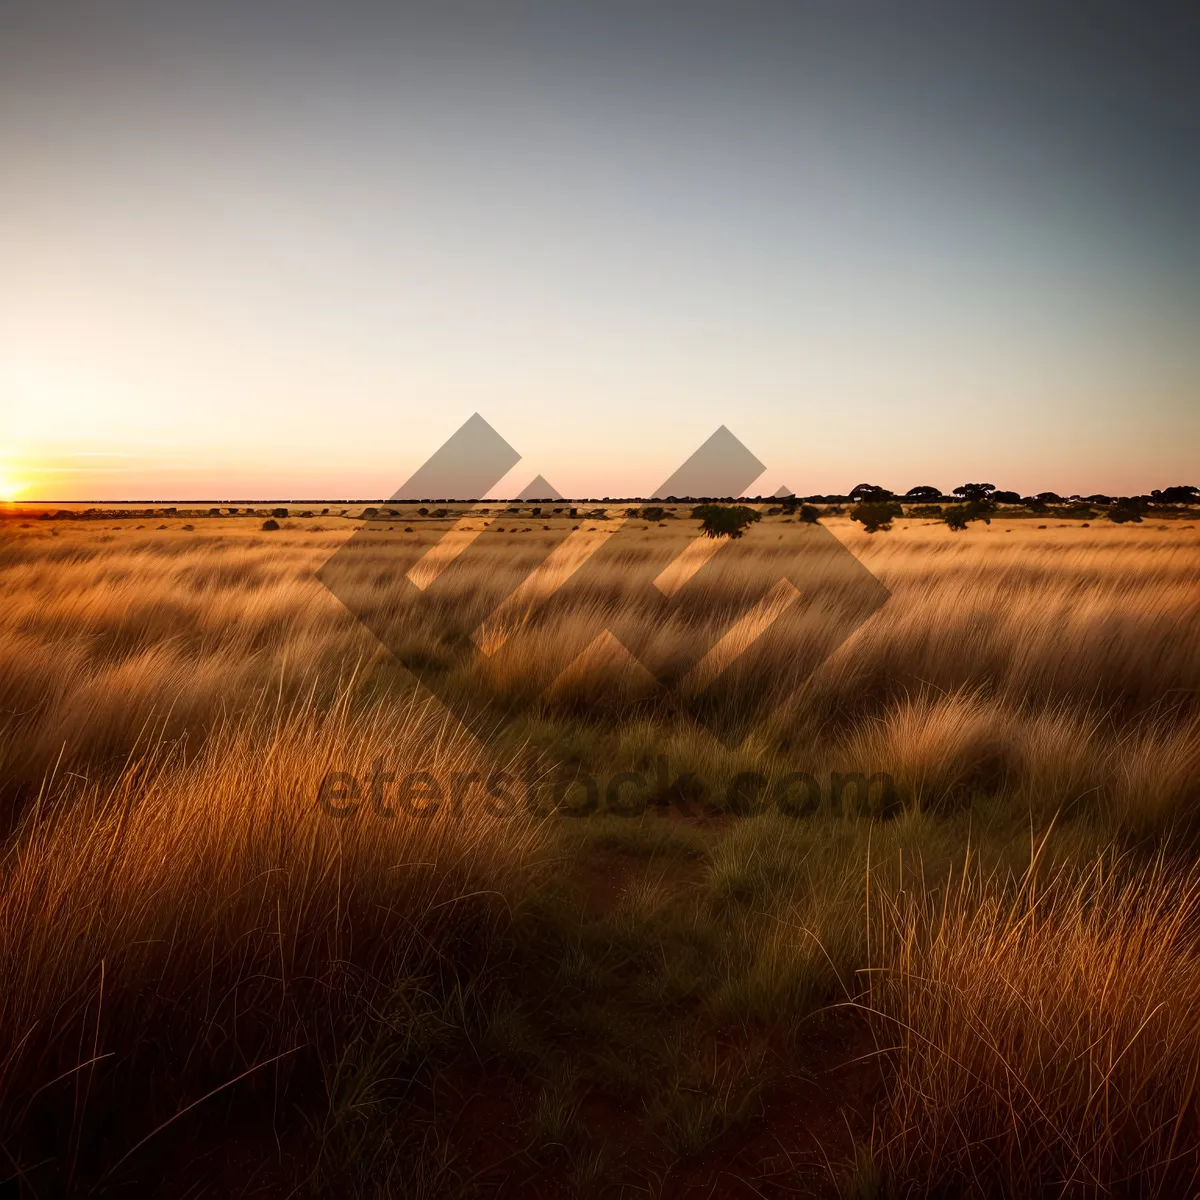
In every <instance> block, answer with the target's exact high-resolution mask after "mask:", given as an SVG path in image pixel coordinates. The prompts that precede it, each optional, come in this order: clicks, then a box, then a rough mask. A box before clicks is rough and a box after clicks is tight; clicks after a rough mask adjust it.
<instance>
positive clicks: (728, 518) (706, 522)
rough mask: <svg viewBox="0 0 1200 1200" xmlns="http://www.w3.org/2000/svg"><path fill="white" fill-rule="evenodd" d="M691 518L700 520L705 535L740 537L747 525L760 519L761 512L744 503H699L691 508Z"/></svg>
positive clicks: (712, 536)
mask: <svg viewBox="0 0 1200 1200" xmlns="http://www.w3.org/2000/svg"><path fill="white" fill-rule="evenodd" d="M692 520H694V521H699V522H700V529H701V530H702V532H703V533H704V536H705V537H711V538H718V537H728V538H740V537H741V536H742V534H743V532H744V531H745V529H746V527H747V526H748V525H753V524H754V522H755V521H760V520H762V513H760V512H756V511H755V510H754V509H752V508H747V507H746V506H745V505H744V504H732V505H725V504H700V505H697V506H696V507H695V508H693V509H692Z"/></svg>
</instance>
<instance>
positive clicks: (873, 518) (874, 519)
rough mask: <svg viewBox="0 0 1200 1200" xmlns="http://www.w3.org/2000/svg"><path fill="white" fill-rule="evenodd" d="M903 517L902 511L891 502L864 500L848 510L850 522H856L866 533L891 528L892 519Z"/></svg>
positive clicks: (897, 505)
mask: <svg viewBox="0 0 1200 1200" xmlns="http://www.w3.org/2000/svg"><path fill="white" fill-rule="evenodd" d="M902 516H904V509H903V508H901V507H900V505H899V504H897V503H895V501H892V500H864V501H863V502H862V503H861V504H856V505H855V506H854V507H853V508H852V509H851V510H850V520H852V521H858V522H860V523H861V524H862V527H863V528H864V529H865V530H866V531H867V532H868V533H878V532H879V531H880V530H881V529H882V530H887V529H891V527H892V518H893V517H902Z"/></svg>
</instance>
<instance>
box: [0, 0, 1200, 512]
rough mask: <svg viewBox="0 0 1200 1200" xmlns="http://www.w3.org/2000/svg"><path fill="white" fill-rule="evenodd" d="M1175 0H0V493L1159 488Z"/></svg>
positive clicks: (1192, 373) (1198, 341)
mask: <svg viewBox="0 0 1200 1200" xmlns="http://www.w3.org/2000/svg"><path fill="white" fill-rule="evenodd" d="M1198 13H1200V9H1198V8H1197V6H1196V5H1195V4H1186V5H1185V4H1178V5H1162V4H1157V5H1156V4H1145V3H1143V4H1137V5H1133V4H1126V5H1122V6H1115V5H1109V4H1106V3H1088V4H1078V3H1072V4H1070V5H1066V4H1062V5H1060V4H1056V3H1050V2H1045V3H1037V4H1033V5H1028V6H1026V5H1018V4H1009V3H1005V4H999V3H998V4H988V5H985V4H983V3H978V4H975V3H957V4H947V5H942V6H936V7H935V6H931V5H924V4H918V3H912V4H910V3H905V4H893V3H887V4H884V3H879V4H876V5H870V4H865V3H864V4H849V3H834V2H832V0H829V2H827V3H820V4H815V3H812V4H810V3H801V2H793V3H777V4H766V3H755V2H754V0H743V2H741V3H737V4H733V3H729V4H706V3H690V4H678V5H671V6H662V5H654V4H639V5H632V4H629V5H625V4H621V3H603V4H599V3H597V4H594V5H589V6H584V5H578V4H570V3H557V4H553V5H551V4H546V5H533V4H524V5H514V4H509V3H505V2H504V0H494V2H493V3H490V4H487V5H467V4H456V3H453V2H451V3H442V4H437V5H433V4H430V5H428V6H426V7H421V8H418V7H414V6H403V5H396V4H391V5H383V4H380V5H369V4H356V3H353V2H351V3H339V4H337V5H322V6H319V7H318V6H311V7H310V6H305V5H303V4H297V3H287V4H282V3H280V4H270V3H267V4H252V3H247V4H238V5H232V4H224V3H221V2H219V0H210V2H206V3H195V4H178V3H172V2H171V0H153V2H147V3H144V4H140V3H109V2H105V0H92V2H88V3H83V2H80V3H77V4H73V5H61V4H57V3H54V2H53V0H36V2H33V3H24V2H18V3H14V2H11V0H0V163H3V164H4V165H3V176H2V178H3V187H2V190H0V490H2V489H3V488H4V487H5V486H7V487H8V488H9V489H11V488H12V487H13V485H14V484H18V483H19V484H24V485H25V487H24V491H23V493H22V494H23V496H24V497H27V498H31V499H32V498H47V499H49V498H53V499H64V500H65V499H85V498H87V499H117V498H126V497H127V498H147V499H150V498H161V499H165V498H184V497H194V498H200V497H205V498H214V499H215V498H241V497H248V498H249V497H253V498H260V497H262V498H267V497H283V498H286V497H319V496H330V497H342V496H346V497H372V496H384V495H390V494H391V493H392V492H393V491H394V490H395V488H396V486H398V484H399V483H400V482H402V481H403V480H404V479H405V478H407V477H408V476H409V475H411V474H412V472H413V471H414V470H415V469H416V468H417V466H418V465H419V464H420V463H421V462H422V461H423V460H424V459H425V458H426V457H427V456H428V455H429V454H430V453H431V452H432V451H434V450H435V449H436V448H437V447H438V446H439V445H440V444H441V443H442V442H443V441H444V440H445V439H446V438H447V437H448V436H449V435H450V434H451V433H452V432H453V431H454V430H455V429H456V428H457V427H458V426H459V425H460V424H461V423H462V422H463V421H464V420H466V418H467V417H469V416H470V414H471V413H472V412H474V411H479V412H480V413H482V414H483V416H484V417H485V418H486V419H487V420H488V421H489V422H490V423H491V424H492V425H493V426H494V427H495V428H496V429H497V430H498V431H499V432H500V433H501V434H502V435H503V436H504V438H505V439H506V440H507V441H508V442H510V443H511V444H512V445H513V446H514V447H515V448H516V449H517V450H518V451H520V453H521V454H522V455H523V459H522V461H521V462H520V463H519V464H518V465H517V467H516V468H515V469H514V470H513V471H512V472H511V474H510V475H509V476H508V477H507V481H506V483H505V484H502V485H501V486H500V487H499V488H498V489H497V492H501V493H502V492H504V491H506V490H507V491H509V492H511V493H514V494H515V492H516V491H518V490H519V489H520V488H521V487H523V486H524V485H525V484H526V483H527V482H528V481H529V480H530V479H531V478H532V477H533V476H534V475H535V474H538V473H541V474H543V475H545V476H546V477H547V478H548V479H549V480H550V482H551V483H553V484H554V485H555V486H556V487H557V488H558V489H559V490H560V491H563V492H565V493H568V494H573V495H604V494H611V495H617V494H621V493H633V494H636V493H639V492H644V491H646V490H647V489H649V488H651V487H653V486H654V485H656V484H657V483H658V482H660V481H661V480H662V479H663V478H665V477H666V476H667V475H668V474H670V473H671V471H673V470H674V469H675V467H676V466H678V465H679V463H680V462H682V460H683V459H684V458H686V457H687V456H688V454H690V453H691V452H692V451H693V450H694V449H695V448H696V447H697V446H698V445H699V444H700V443H701V442H702V441H703V440H704V439H705V438H706V437H708V435H709V434H710V433H712V431H713V430H714V429H715V428H716V427H717V426H718V425H720V424H726V425H728V426H729V428H730V429H731V430H732V431H733V432H734V433H735V434H736V435H737V436H738V437H739V438H740V439H741V440H742V441H743V442H744V443H745V444H746V445H747V446H748V447H749V448H750V449H751V450H752V451H753V452H754V453H755V454H756V455H757V456H758V457H759V458H760V459H762V460H763V461H764V462H766V463H767V467H768V469H767V473H766V474H765V475H764V476H763V477H762V479H761V480H760V481H759V484H757V485H756V486H755V489H754V490H759V488H760V487H761V489H762V490H764V491H773V490H774V489H775V487H776V486H778V485H779V484H780V483H786V484H787V485H788V486H790V487H791V488H793V489H795V490H797V491H800V492H823V491H844V490H846V489H848V488H849V487H851V486H852V485H853V484H855V483H858V482H862V481H864V480H865V481H870V482H875V483H881V484H884V485H885V486H890V487H893V488H896V489H901V490H902V489H905V488H908V487H910V486H912V485H914V484H917V483H932V484H934V485H936V486H939V487H943V488H950V487H953V486H955V485H956V484H959V483H961V482H963V481H964V480H965V479H968V478H971V479H977V478H981V477H982V478H985V479H987V480H988V481H990V482H994V483H995V484H997V485H998V486H1001V487H1006V488H1014V489H1016V490H1020V491H1030V490H1033V491H1039V490H1044V489H1049V488H1053V489H1055V490H1059V491H1063V492H1073V491H1082V492H1084V493H1087V492H1091V491H1095V490H1103V491H1120V492H1135V491H1142V490H1145V489H1148V488H1151V487H1161V486H1166V485H1170V484H1173V483H1178V482H1200V478H1198V476H1200V471H1198V470H1197V467H1196V464H1197V462H1198V461H1200V457H1198V455H1197V448H1198V446H1200V416H1198V413H1200V405H1198V404H1197V399H1198V398H1200V149H1198V147H1200V141H1198V138H1200V70H1198V69H1197V63H1198V62H1200V16H1198V15H1197V14H1198ZM5 481H7V484H5Z"/></svg>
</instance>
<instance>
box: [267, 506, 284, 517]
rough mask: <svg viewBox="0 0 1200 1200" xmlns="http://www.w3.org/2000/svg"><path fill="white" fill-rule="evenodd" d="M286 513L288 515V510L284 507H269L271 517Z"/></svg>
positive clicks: (282, 515)
mask: <svg viewBox="0 0 1200 1200" xmlns="http://www.w3.org/2000/svg"><path fill="white" fill-rule="evenodd" d="M287 515H288V510H287V509H286V508H273V509H271V516H273V517H286V516H287Z"/></svg>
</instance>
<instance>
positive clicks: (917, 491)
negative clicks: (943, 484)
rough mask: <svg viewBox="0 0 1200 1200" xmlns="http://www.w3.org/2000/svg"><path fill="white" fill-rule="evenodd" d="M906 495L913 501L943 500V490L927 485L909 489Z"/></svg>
mask: <svg viewBox="0 0 1200 1200" xmlns="http://www.w3.org/2000/svg"><path fill="white" fill-rule="evenodd" d="M904 494H905V496H907V497H908V498H909V499H910V500H913V501H922V500H940V499H941V498H942V489H941V488H935V487H933V486H932V485H931V484H928V483H925V484H922V485H921V486H920V487H914V488H909V489H908V491H907V492H905V493H904Z"/></svg>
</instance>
